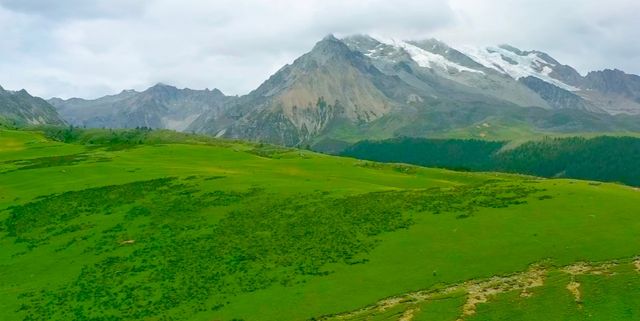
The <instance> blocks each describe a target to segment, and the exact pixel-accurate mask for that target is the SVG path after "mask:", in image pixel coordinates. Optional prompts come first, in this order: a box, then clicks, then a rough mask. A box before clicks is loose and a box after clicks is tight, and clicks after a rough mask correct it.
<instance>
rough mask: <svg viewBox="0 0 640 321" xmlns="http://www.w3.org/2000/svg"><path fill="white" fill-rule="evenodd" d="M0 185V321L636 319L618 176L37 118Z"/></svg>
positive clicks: (630, 202) (631, 234)
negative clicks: (337, 152) (427, 163)
mask: <svg viewBox="0 0 640 321" xmlns="http://www.w3.org/2000/svg"><path fill="white" fill-rule="evenodd" d="M0 181H1V182H2V184H1V185H0V247H1V248H2V249H3V250H2V251H0V267H2V269H0V271H1V272H0V319H2V320H10V321H14V320H16V321H19V320H22V321H27V320H65V321H66V320H72V319H73V320H111V321H116V320H195V321H198V320H202V321H205V320H247V321H248V320H278V321H283V320H284V321H286V320H309V319H312V318H315V319H327V318H332V316H336V317H338V318H341V319H355V320H363V319H365V320H430V319H433V317H434V316H437V317H438V319H439V320H452V321H453V320H512V319H514V318H516V319H531V320H541V319H545V320H581V319H584V318H586V317H587V316H588V315H591V316H593V318H596V319H608V320H635V319H637V318H638V317H640V309H639V307H640V304H638V303H639V302H638V301H637V298H638V297H640V296H638V295H637V291H638V290H637V289H638V288H639V287H638V285H640V274H639V273H638V271H637V269H638V268H640V266H639V264H640V263H638V261H636V257H637V256H638V255H639V254H640V248H638V246H637V244H640V221H639V220H638V219H637V218H638V215H640V209H639V208H638V206H637V204H638V202H640V192H639V191H638V190H637V189H634V188H630V187H627V186H621V185H615V184H606V183H595V182H586V181H576V180H568V179H538V178H534V177H528V176H526V177H525V176H517V175H506V174H494V173H464V172H452V171H448V170H442V169H429V168H421V167H415V166H409V165H399V164H380V163H373V162H366V161H360V160H356V159H351V158H342V157H334V156H327V155H322V154H316V153H313V152H310V151H302V150H296V149H287V148H282V147H276V146H271V145H263V144H254V143H245V142H241V141H229V140H220V139H214V138H210V137H200V136H196V135H189V134H181V133H176V132H171V131H149V130H147V129H144V130H129V131H123V130H115V131H113V130H112V131H110V130H89V131H84V130H77V129H56V128H51V129H47V130H46V132H44V133H42V132H36V131H15V130H7V129H0ZM586 236H588V237H586ZM381 300H382V301H381ZM611 302H615V303H611ZM350 311H351V312H353V313H351V314H345V313H349V312H350Z"/></svg>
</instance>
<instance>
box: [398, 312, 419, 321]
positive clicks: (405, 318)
mask: <svg viewBox="0 0 640 321" xmlns="http://www.w3.org/2000/svg"><path fill="white" fill-rule="evenodd" d="M416 312H418V309H407V310H406V311H404V313H403V314H402V316H401V317H400V319H398V321H411V320H413V316H414V314H415V313H416Z"/></svg>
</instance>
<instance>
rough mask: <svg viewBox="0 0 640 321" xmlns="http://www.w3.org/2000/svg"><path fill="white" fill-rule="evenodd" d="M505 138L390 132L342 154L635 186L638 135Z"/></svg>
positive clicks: (639, 171)
mask: <svg viewBox="0 0 640 321" xmlns="http://www.w3.org/2000/svg"><path fill="white" fill-rule="evenodd" d="M507 144H508V142H495V141H482V140H462V139H423V138H395V139H390V140H384V141H362V142H359V143H357V144H355V145H353V146H351V147H349V148H348V149H346V150H345V151H344V152H342V155H343V156H349V157H356V158H360V159H366V160H372V161H380V162H397V163H409V164H416V165H421V166H428V167H441V168H448V169H454V170H465V171H499V172H508V173H521V174H529V175H535V176H542V177H567V178H577V179H588V180H597V181H605V182H620V183H624V184H628V185H634V186H640V139H638V138H633V137H610V136H602V137H596V138H589V139H588V138H582V137H571V138H545V139H542V140H539V141H529V142H526V143H524V144H521V145H519V146H517V147H515V148H509V147H508V146H507Z"/></svg>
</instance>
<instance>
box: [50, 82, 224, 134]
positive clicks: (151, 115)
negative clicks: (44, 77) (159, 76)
mask: <svg viewBox="0 0 640 321" xmlns="http://www.w3.org/2000/svg"><path fill="white" fill-rule="evenodd" d="M231 99H233V97H227V96H225V95H224V94H223V93H222V92H221V91H220V90H218V89H214V90H208V89H206V90H191V89H178V88H176V87H173V86H169V85H165V84H157V85H155V86H153V87H151V88H149V89H147V90H145V91H143V92H137V91H135V90H125V91H122V92H121V93H120V94H117V95H112V96H106V97H102V98H98V99H95V100H85V99H80V98H71V99H68V100H63V99H60V98H53V99H50V100H49V102H50V103H51V104H52V105H53V106H55V107H56V108H57V109H58V111H59V112H60V114H61V115H62V117H64V118H65V119H66V120H67V121H68V122H69V123H71V124H73V125H77V126H86V127H110V128H134V127H149V128H166V129H174V130H179V131H182V130H185V129H186V128H187V126H188V125H189V124H190V123H191V122H193V120H195V119H196V118H197V117H198V116H199V115H201V114H202V113H204V112H205V111H210V112H212V113H213V114H216V113H218V112H220V110H221V109H222V108H223V107H224V106H225V104H226V103H227V102H228V101H229V100H231Z"/></svg>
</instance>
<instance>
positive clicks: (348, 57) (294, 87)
mask: <svg viewBox="0 0 640 321" xmlns="http://www.w3.org/2000/svg"><path fill="white" fill-rule="evenodd" d="M410 89H411V88H410V87H409V86H408V85H407V84H405V83H403V82H402V81H401V80H400V79H397V78H396V77H393V76H389V75H386V74H384V73H382V72H381V71H380V70H378V69H377V68H376V67H375V66H374V65H373V64H372V63H371V61H370V60H369V59H367V57H365V56H364V55H362V54H361V53H359V52H357V51H353V50H351V49H349V47H348V46H347V45H346V44H345V43H343V42H342V41H340V40H338V39H336V38H335V37H333V36H328V37H326V38H325V39H323V40H322V41H320V42H318V43H317V44H316V45H315V47H314V48H313V49H312V50H311V52H309V53H307V54H305V55H303V56H302V57H300V58H298V59H296V60H295V61H294V62H293V63H292V64H291V65H287V66H285V67H283V68H282V69H280V70H279V71H278V72H277V73H276V74H274V75H273V76H272V77H270V78H269V79H268V80H267V81H266V82H264V83H263V84H262V85H261V86H260V87H258V88H257V89H256V90H254V91H252V92H251V93H249V94H248V95H246V96H244V97H241V98H240V99H238V100H237V101H234V102H233V103H232V106H230V107H229V108H227V109H226V115H225V117H224V119H225V120H226V121H220V119H219V118H218V117H216V115H215V114H213V113H212V112H208V113H206V114H204V115H202V116H201V117H200V119H197V120H196V121H195V122H194V123H193V124H192V125H191V126H190V127H189V129H190V130H194V131H197V132H204V133H210V134H218V135H225V136H228V137H234V138H252V139H257V140H263V141H268V142H274V143H283V144H286V145H296V144H299V143H301V142H304V141H309V140H312V139H313V138H314V137H317V136H318V135H321V134H323V133H324V132H325V131H326V130H327V129H328V128H331V127H332V126H335V125H337V124H340V123H342V122H347V123H368V122H371V121H374V120H376V119H379V118H380V117H382V116H383V115H385V114H387V113H388V112H389V111H391V110H392V109H394V108H398V107H399V106H400V103H399V101H398V99H397V98H398V96H402V95H403V93H404V94H405V95H406V94H407V93H408V90H410Z"/></svg>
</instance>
